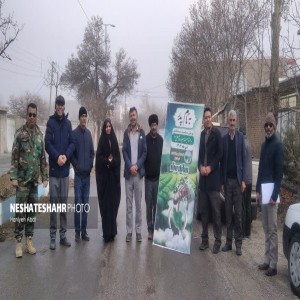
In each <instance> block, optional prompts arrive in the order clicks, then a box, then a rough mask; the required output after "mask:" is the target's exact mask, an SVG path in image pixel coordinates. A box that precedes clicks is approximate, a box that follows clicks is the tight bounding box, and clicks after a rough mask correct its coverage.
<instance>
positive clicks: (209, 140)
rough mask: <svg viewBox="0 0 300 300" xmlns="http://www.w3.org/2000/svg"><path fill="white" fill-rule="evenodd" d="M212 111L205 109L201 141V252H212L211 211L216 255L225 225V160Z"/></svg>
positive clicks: (199, 162) (199, 164) (199, 203)
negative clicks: (222, 193) (222, 196)
mask: <svg viewBox="0 0 300 300" xmlns="http://www.w3.org/2000/svg"><path fill="white" fill-rule="evenodd" d="M211 115H212V114H211V109H210V108H209V107H206V108H205V109H204V117H203V118H204V121H203V123H204V130H203V131H202V133H201V137H200V149H199V161H198V168H199V171H200V180H199V202H198V205H199V211H200V215H201V220H202V235H201V237H202V243H201V245H200V248H199V249H200V250H205V249H207V248H208V222H209V214H210V210H211V211H212V216H213V223H214V236H215V243H214V246H213V250H212V252H213V253H214V254H216V253H218V252H219V251H220V246H221V235H222V224H221V199H220V188H221V182H220V160H221V158H222V153H223V151H222V137H221V134H220V132H219V130H218V129H217V128H215V127H213V125H212V118H211Z"/></svg>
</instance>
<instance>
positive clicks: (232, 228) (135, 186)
mask: <svg viewBox="0 0 300 300" xmlns="http://www.w3.org/2000/svg"><path fill="white" fill-rule="evenodd" d="M64 111H65V99H64V98H63V97H62V96H58V97H57V98H56V101H55V113H54V114H53V115H52V116H50V117H49V120H48V122H47V127H46V134H45V141H44V140H43V135H42V133H41V131H40V129H39V127H38V125H37V124H36V121H37V106H36V105H35V104H34V103H30V104H29V105H28V106H27V122H26V124H25V125H24V126H22V127H21V128H20V129H18V130H17V131H16V134H15V139H14V143H13V148H12V162H11V164H12V166H11V170H10V174H11V175H10V176H11V181H12V184H13V186H14V187H16V202H17V203H23V204H24V203H36V202H37V185H38V180H39V177H40V175H41V177H42V181H43V185H44V186H45V187H46V186H47V184H48V181H49V190H50V203H51V204H55V205H56V204H66V203H67V199H68V191H69V171H70V164H72V165H73V168H74V171H75V178H74V192H75V204H80V205H86V204H88V203H89V193H90V173H91V170H92V168H93V161H94V146H93V141H92V136H91V132H90V131H89V130H88V129H87V128H86V125H87V110H86V109H85V108H84V107H81V108H80V109H79V125H78V127H77V128H76V129H75V130H73V131H72V126H71V122H70V121H69V120H68V115H65V113H64ZM129 121H130V123H129V125H128V127H127V128H126V130H125V131H124V136H123V148H122V154H123V159H124V177H125V192H126V231H127V234H126V242H131V241H132V235H133V229H135V234H136V241H137V242H141V241H142V231H141V229H142V211H141V200H142V188H143V177H145V200H146V216H147V227H148V239H149V240H152V239H153V231H154V221H155V213H156V212H155V210H156V202H157V193H158V185H159V174H160V165H161V156H162V147H163V139H162V137H161V136H160V135H159V133H158V131H157V128H158V117H157V115H156V114H152V115H150V116H149V119H148V123H149V127H150V131H149V133H148V134H147V135H145V132H144V130H143V129H142V127H141V126H140V124H139V123H138V112H137V109H136V108H135V107H132V108H130V110H129ZM203 124H204V130H203V131H202V133H201V137H200V150H199V162H198V167H199V172H200V180H199V203H198V205H199V211H200V215H201V220H202V235H201V237H202V242H201V245H200V250H205V249H207V248H208V247H209V238H208V224H209V216H210V214H212V219H213V229H214V237H215V242H214V245H213V249H212V252H213V253H214V254H217V253H218V252H219V251H220V248H221V236H222V224H221V199H220V191H222V192H224V193H225V214H226V227H227V234H226V243H225V245H224V246H223V247H222V251H224V252H227V251H230V250H232V243H233V239H234V240H235V246H236V254H237V255H238V256H240V255H242V241H243V238H244V237H249V236H250V229H251V187H252V178H251V177H252V167H251V166H252V164H251V161H252V157H251V149H250V145H249V143H248V142H247V141H245V137H244V136H243V134H242V133H241V132H239V131H238V130H237V129H236V125H237V114H236V112H235V111H234V110H231V111H230V112H229V114H228V128H229V129H228V134H226V135H225V136H224V137H223V138H222V136H221V134H220V132H219V130H218V129H217V128H216V127H214V126H213V124H212V112H211V109H210V108H209V107H206V108H205V109H204V115H203ZM264 129H265V135H266V140H265V142H264V143H263V144H262V148H261V155H260V163H259V170H258V178H257V183H256V192H257V195H256V198H257V201H260V200H261V194H262V190H261V186H262V184H264V183H274V190H273V192H272V195H271V197H270V199H269V201H267V204H264V205H262V218H263V228H264V232H265V257H264V263H262V264H260V265H259V269H260V270H265V274H266V275H267V276H273V275H276V274H277V260H278V241H277V204H278V203H277V199H278V195H279V189H280V184H281V180H282V177H283V147H282V143H281V142H280V141H279V140H278V139H277V137H276V135H275V129H276V121H275V118H274V116H273V114H272V113H268V115H267V116H266V121H265V124H264ZM45 150H46V152H47V153H48V155H49V170H48V165H47V162H46V156H45ZM120 166H121V154H120V148H119V144H118V140H117V137H116V134H115V132H114V129H113V125H112V122H111V120H110V119H106V120H105V121H104V122H103V126H102V131H101V136H100V139H99V143H98V147H97V151H96V165H95V168H96V182H97V193H98V201H99V208H100V214H101V220H102V230H103V239H104V241H105V242H106V243H108V242H112V241H113V240H114V238H115V236H116V235H117V222H116V220H117V215H118V209H119V204H120V198H121V182H120V175H121V174H120ZM133 199H134V205H135V228H133V210H134V209H133ZM243 207H244V209H243ZM233 212H234V216H233ZM243 214H244V215H245V216H244V218H243ZM34 216H35V213H34V212H29V213H26V212H24V211H23V212H17V213H16V219H17V220H18V221H17V222H16V224H15V238H16V241H17V245H16V257H22V237H23V230H24V229H25V236H26V252H28V253H30V254H35V253H36V249H35V247H34V246H33V243H32V237H33V233H34V222H35V220H34ZM59 217H60V229H59V235H60V244H61V245H62V246H65V247H70V246H71V243H70V242H69V241H68V239H67V237H66V231H67V214H66V212H60V213H59ZM87 217H88V215H87V212H86V211H85V210H83V211H82V212H80V211H79V212H78V211H76V212H75V213H74V225H75V241H76V242H80V241H81V239H82V240H84V241H89V240H90V237H89V235H88V233H87ZM243 220H244V221H243ZM56 231H57V212H54V211H53V212H51V213H50V249H51V250H55V249H56Z"/></svg>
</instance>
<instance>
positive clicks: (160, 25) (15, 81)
mask: <svg viewBox="0 0 300 300" xmlns="http://www.w3.org/2000/svg"><path fill="white" fill-rule="evenodd" d="M193 3H196V0H151V1H150V0H102V1H100V0H80V1H79V0H63V1H62V0H43V1H41V0H7V1H6V2H5V4H4V8H3V14H4V15H7V13H8V12H13V13H14V19H15V20H16V21H17V22H18V24H19V25H24V29H23V30H22V31H21V33H20V35H19V37H18V40H17V41H16V42H14V43H13V44H12V46H11V47H10V48H9V49H8V51H7V53H8V54H9V55H10V56H11V58H12V61H11V62H9V61H8V60H4V59H0V78H1V80H0V104H1V105H5V104H6V102H7V100H8V98H9V96H10V95H15V96H20V95H23V94H24V92H25V91H29V92H32V93H37V94H40V95H41V96H42V97H43V98H44V99H45V100H49V94H50V92H49V88H48V87H45V86H44V85H43V83H44V79H43V78H44V77H45V74H46V72H47V69H49V68H50V64H49V62H50V61H55V62H57V63H58V64H59V65H60V67H61V69H62V70H64V68H65V66H66V64H67V61H68V59H69V58H70V57H71V54H72V53H74V54H76V53H77V49H76V47H77V46H78V45H79V44H81V42H82V40H83V34H84V29H85V27H86V25H87V21H88V19H87V18H91V17H92V16H94V15H98V16H100V17H102V19H103V21H104V23H110V24H114V25H115V26H116V27H115V28H112V27H108V28H107V30H108V34H109V38H110V42H111V44H110V45H111V50H112V54H114V53H115V52H116V51H117V50H119V49H120V48H121V47H122V48H124V49H125V51H126V52H127V54H128V56H130V57H131V58H133V59H135V60H136V62H137V66H138V72H139V73H140V74H141V77H140V79H139V84H138V86H137V91H136V92H135V97H138V98H141V96H142V95H143V94H145V93H148V95H149V98H150V99H151V100H153V101H156V102H157V101H161V100H164V101H167V100H168V99H169V95H168V91H167V89H166V87H165V83H166V81H167V79H168V70H169V66H170V65H169V64H170V54H171V49H172V46H173V42H174V39H175V37H176V35H177V34H178V33H179V32H180V30H181V27H182V24H183V23H184V21H185V19H186V18H187V17H188V16H189V8H190V6H191V4H193ZM80 4H81V6H82V8H81V6H80ZM61 93H62V94H63V95H65V96H66V100H72V98H73V96H72V95H71V94H68V93H67V92H65V91H62V92H61ZM132 98H133V97H132ZM52 101H53V100H52Z"/></svg>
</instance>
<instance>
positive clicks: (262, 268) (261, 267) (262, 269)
mask: <svg viewBox="0 0 300 300" xmlns="http://www.w3.org/2000/svg"><path fill="white" fill-rule="evenodd" d="M258 269H259V270H261V271H266V270H268V269H269V265H268V264H266V263H263V264H260V265H258Z"/></svg>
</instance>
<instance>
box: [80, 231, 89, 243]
mask: <svg viewBox="0 0 300 300" xmlns="http://www.w3.org/2000/svg"><path fill="white" fill-rule="evenodd" d="M81 238H82V239H83V240H84V241H86V242H89V241H90V237H89V235H88V234H87V233H86V232H85V233H82V234H81Z"/></svg>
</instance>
